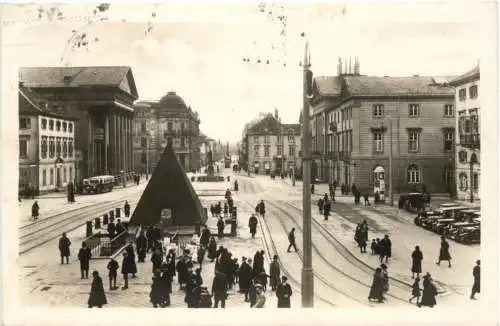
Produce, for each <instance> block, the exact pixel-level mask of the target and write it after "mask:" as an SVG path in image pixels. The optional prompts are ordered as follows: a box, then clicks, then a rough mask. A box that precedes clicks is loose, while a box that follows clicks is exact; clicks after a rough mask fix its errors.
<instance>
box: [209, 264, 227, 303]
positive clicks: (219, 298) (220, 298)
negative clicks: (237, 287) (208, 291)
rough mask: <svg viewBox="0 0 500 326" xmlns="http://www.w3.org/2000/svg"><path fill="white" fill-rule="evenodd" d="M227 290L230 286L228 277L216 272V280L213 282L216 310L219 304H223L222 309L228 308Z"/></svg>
mask: <svg viewBox="0 0 500 326" xmlns="http://www.w3.org/2000/svg"><path fill="white" fill-rule="evenodd" d="M227 289H228V284H227V278H226V275H224V274H223V273H221V272H220V271H218V270H216V271H215V276H214V280H213V282H212V295H213V297H214V308H219V302H220V303H221V308H226V299H227Z"/></svg>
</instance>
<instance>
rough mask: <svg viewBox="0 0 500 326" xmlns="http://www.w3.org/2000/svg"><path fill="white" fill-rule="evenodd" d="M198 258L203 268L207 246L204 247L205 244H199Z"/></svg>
mask: <svg viewBox="0 0 500 326" xmlns="http://www.w3.org/2000/svg"><path fill="white" fill-rule="evenodd" d="M196 256H197V257H196V258H197V260H198V264H199V265H200V270H201V266H202V265H203V260H204V259H205V247H203V245H201V246H199V247H198V252H197V255H196Z"/></svg>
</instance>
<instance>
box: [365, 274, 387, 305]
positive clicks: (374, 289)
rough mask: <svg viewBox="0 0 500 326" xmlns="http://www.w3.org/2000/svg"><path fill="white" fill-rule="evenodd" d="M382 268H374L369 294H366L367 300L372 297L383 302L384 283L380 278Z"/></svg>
mask: <svg viewBox="0 0 500 326" xmlns="http://www.w3.org/2000/svg"><path fill="white" fill-rule="evenodd" d="M382 277H383V276H382V268H380V267H377V268H376V269H375V274H374V275H373V282H372V286H371V287H370V294H369V295H368V301H371V300H372V299H374V300H378V302H384V299H385V298H384V295H383V293H384V284H383V278H382Z"/></svg>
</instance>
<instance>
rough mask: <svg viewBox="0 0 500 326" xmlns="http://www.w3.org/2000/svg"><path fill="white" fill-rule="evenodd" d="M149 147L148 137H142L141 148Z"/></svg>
mask: <svg viewBox="0 0 500 326" xmlns="http://www.w3.org/2000/svg"><path fill="white" fill-rule="evenodd" d="M144 147H148V139H147V138H146V137H141V148H144Z"/></svg>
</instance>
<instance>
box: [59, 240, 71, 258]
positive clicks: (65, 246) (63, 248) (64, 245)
mask: <svg viewBox="0 0 500 326" xmlns="http://www.w3.org/2000/svg"><path fill="white" fill-rule="evenodd" d="M70 246H71V241H69V239H68V237H67V236H66V232H64V233H63V234H62V236H61V238H60V239H59V253H60V255H61V265H62V264H64V258H66V264H69V255H70Z"/></svg>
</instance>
